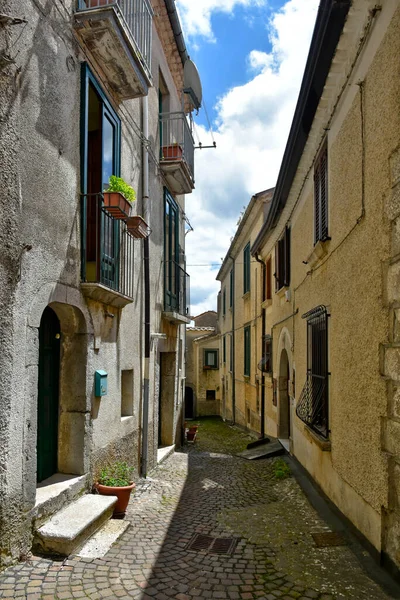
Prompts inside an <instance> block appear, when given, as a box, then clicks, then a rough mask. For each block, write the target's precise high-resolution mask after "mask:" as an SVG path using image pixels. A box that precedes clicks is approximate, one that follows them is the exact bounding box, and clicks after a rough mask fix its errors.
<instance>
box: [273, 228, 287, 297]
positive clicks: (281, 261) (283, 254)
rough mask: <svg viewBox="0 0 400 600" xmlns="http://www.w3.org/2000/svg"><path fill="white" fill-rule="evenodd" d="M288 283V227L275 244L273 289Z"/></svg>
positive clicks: (276, 289)
mask: <svg viewBox="0 0 400 600" xmlns="http://www.w3.org/2000/svg"><path fill="white" fill-rule="evenodd" d="M288 285H290V227H286V229H285V233H284V234H283V236H282V237H281V239H280V240H279V241H278V243H277V244H276V245H275V291H276V292H277V291H278V290H280V289H281V288H283V287H284V286H288Z"/></svg>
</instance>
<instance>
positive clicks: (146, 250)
mask: <svg viewBox="0 0 400 600" xmlns="http://www.w3.org/2000/svg"><path fill="white" fill-rule="evenodd" d="M142 123H143V136H144V138H145V140H146V142H147V140H148V139H149V104H148V97H147V96H144V97H143V98H142ZM142 164H143V194H142V211H143V219H144V220H145V221H146V223H147V224H148V225H150V210H149V154H148V150H147V145H146V143H142ZM143 261H144V265H143V270H144V365H143V370H144V372H143V411H142V412H143V425H142V456H141V475H142V477H146V476H147V457H148V445H149V388H150V385H149V383H150V381H149V380H150V244H149V237H148V236H147V237H145V238H144V240H143Z"/></svg>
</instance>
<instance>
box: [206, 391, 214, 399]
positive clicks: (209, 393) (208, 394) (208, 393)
mask: <svg viewBox="0 0 400 600" xmlns="http://www.w3.org/2000/svg"><path fill="white" fill-rule="evenodd" d="M206 400H215V390H206Z"/></svg>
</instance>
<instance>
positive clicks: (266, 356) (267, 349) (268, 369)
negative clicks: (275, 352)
mask: <svg viewBox="0 0 400 600" xmlns="http://www.w3.org/2000/svg"><path fill="white" fill-rule="evenodd" d="M258 368H259V369H260V371H262V372H263V373H272V336H270V335H264V336H263V355H262V359H261V360H260V362H259V363H258Z"/></svg>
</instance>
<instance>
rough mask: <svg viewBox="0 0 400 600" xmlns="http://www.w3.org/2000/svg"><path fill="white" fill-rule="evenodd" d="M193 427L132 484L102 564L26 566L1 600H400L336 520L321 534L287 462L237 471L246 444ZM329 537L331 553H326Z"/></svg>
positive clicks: (73, 559) (75, 560)
mask: <svg viewBox="0 0 400 600" xmlns="http://www.w3.org/2000/svg"><path fill="white" fill-rule="evenodd" d="M199 423H200V427H199V433H198V439H197V440H196V442H195V443H194V444H192V445H187V446H186V447H185V449H184V451H182V452H176V453H174V454H172V455H171V456H170V457H168V458H167V459H166V460H165V461H164V462H163V463H161V464H160V465H159V466H158V467H157V468H156V469H155V470H154V471H153V473H151V476H150V477H149V478H148V479H147V480H145V481H140V482H139V483H138V486H137V492H136V494H135V495H134V496H133V497H132V498H131V502H130V505H129V509H128V513H127V517H126V519H127V521H128V522H129V527H128V529H127V531H126V532H125V533H124V534H123V536H122V537H121V538H120V539H119V541H118V542H117V543H116V544H115V545H114V546H112V547H111V549H110V550H109V551H108V552H107V553H106V555H105V556H103V557H102V558H85V557H80V556H77V555H76V556H75V555H74V556H70V557H69V559H66V560H64V561H62V562H61V561H60V560H52V559H50V558H43V557H37V556H33V557H28V560H27V561H26V562H21V563H19V564H18V565H16V566H14V567H11V568H9V569H8V570H6V571H5V572H3V573H2V574H1V577H0V597H1V598H26V599H28V600H39V599H43V600H69V599H72V598H90V599H91V600H95V599H98V598H137V599H140V600H145V599H147V600H149V599H150V598H155V599H157V600H167V599H168V598H175V599H176V600H191V599H193V600H195V599H197V598H215V599H225V598H226V599H231V600H250V599H253V598H260V599H265V600H274V599H276V598H281V599H282V600H293V599H296V598H299V599H300V600H311V599H318V600H336V599H340V598H352V599H357V600H363V599H366V600H384V599H388V598H399V597H400V595H399V593H398V588H397V586H396V584H394V583H393V582H392V580H391V579H389V577H388V576H387V575H386V573H385V572H383V571H382V570H381V569H380V568H379V567H378V566H377V565H376V564H375V563H374V562H373V560H372V558H371V557H370V556H369V554H368V553H367V552H366V551H365V550H364V549H363V548H362V547H361V546H360V545H359V544H358V542H357V541H356V540H355V539H354V538H353V536H352V535H351V534H350V533H349V532H348V531H347V530H346V529H345V528H344V526H343V525H340V524H339V525H338V523H339V521H338V520H337V518H336V521H334V522H333V525H332V522H329V519H328V520H327V521H325V520H324V519H323V518H322V517H321V516H319V514H317V512H316V511H315V510H314V509H313V508H312V507H311V504H310V503H309V501H308V500H307V498H306V496H305V495H304V493H303V491H302V489H301V488H300V486H299V484H298V482H297V479H296V478H295V477H294V476H293V475H292V474H291V470H293V471H296V472H297V473H299V471H298V467H296V465H295V463H294V462H292V460H291V459H289V458H288V457H285V458H282V457H277V458H273V459H267V460H257V461H248V460H244V459H243V458H239V457H237V456H236V454H237V453H239V452H241V451H242V450H243V449H245V448H246V445H247V444H248V442H249V441H250V440H251V439H252V438H250V436H249V435H247V434H246V433H244V432H242V431H241V430H239V429H237V428H234V427H230V426H229V425H227V424H225V423H223V422H222V421H221V420H218V419H200V420H199ZM287 465H290V467H289V468H288V467H287ZM298 476H299V475H297V477H298ZM314 496H315V498H317V494H316V492H315V491H314ZM311 500H312V495H311ZM319 502H321V499H320V498H319ZM319 512H320V511H319ZM334 519H335V518H334ZM340 528H342V529H340ZM332 529H333V530H334V531H335V532H336V533H337V534H338V535H336V536H334V538H333V543H334V544H335V543H336V544H340V545H329V543H330V542H331V543H332V536H329V535H326V534H327V533H329V532H330V531H331V530H332ZM318 534H319V535H318ZM321 534H322V535H321Z"/></svg>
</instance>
